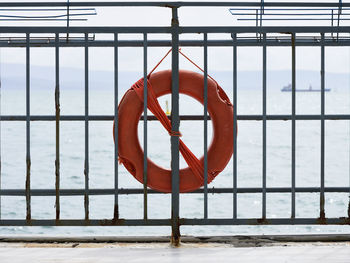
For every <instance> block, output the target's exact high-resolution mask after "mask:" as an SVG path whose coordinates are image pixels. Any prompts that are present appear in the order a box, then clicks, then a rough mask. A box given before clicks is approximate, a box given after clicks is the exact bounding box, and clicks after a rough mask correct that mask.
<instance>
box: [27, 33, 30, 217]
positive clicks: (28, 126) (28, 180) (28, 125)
mask: <svg viewBox="0 0 350 263" xmlns="http://www.w3.org/2000/svg"><path fill="white" fill-rule="evenodd" d="M26 164H27V169H26V208H27V214H26V220H27V222H28V221H30V220H31V195H30V166H31V161H30V34H29V33H27V34H26Z"/></svg>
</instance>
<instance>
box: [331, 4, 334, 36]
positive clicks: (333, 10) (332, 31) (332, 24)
mask: <svg viewBox="0 0 350 263" xmlns="http://www.w3.org/2000/svg"><path fill="white" fill-rule="evenodd" d="M331 25H332V27H333V26H334V10H333V9H332V24H331ZM331 36H332V37H333V31H332V33H331Z"/></svg>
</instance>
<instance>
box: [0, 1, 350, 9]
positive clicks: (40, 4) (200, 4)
mask: <svg viewBox="0 0 350 263" xmlns="http://www.w3.org/2000/svg"><path fill="white" fill-rule="evenodd" d="M68 5H69V6H70V7H81V6H93V7H113V6H114V7H131V6H143V7H146V6H149V7H152V6H153V7H170V8H172V7H210V6H226V7H234V6H247V7H260V6H264V7H318V8H321V7H329V8H331V7H336V8H341V7H350V3H342V2H341V1H339V2H314V1H305V2H292V1H289V2H264V1H256V2H244V1H240V2H236V1H234V2H233V1H232V2H223V1H219V2H215V1H208V2H207V1H203V2H183V1H157V2H148V1H145V2H144V1H118V2H112V1H94V2H70V3H69V4H67V2H50V1H47V2H2V3H0V7H53V6H56V7H62V6H64V7H66V6H68Z"/></svg>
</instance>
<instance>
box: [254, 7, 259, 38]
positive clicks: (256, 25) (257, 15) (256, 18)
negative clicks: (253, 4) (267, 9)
mask: <svg viewBox="0 0 350 263" xmlns="http://www.w3.org/2000/svg"><path fill="white" fill-rule="evenodd" d="M258 26H259V9H256V10H255V27H256V29H258ZM258 37H259V33H258V30H256V38H257V39H258Z"/></svg>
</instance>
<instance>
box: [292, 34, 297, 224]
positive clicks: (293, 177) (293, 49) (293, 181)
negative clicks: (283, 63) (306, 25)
mask: <svg viewBox="0 0 350 263" xmlns="http://www.w3.org/2000/svg"><path fill="white" fill-rule="evenodd" d="M291 35H292V153H291V154H292V178H291V185H292V196H291V199H292V205H291V218H295V106H296V102H295V85H296V64H295V45H294V41H295V33H292V34H291Z"/></svg>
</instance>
